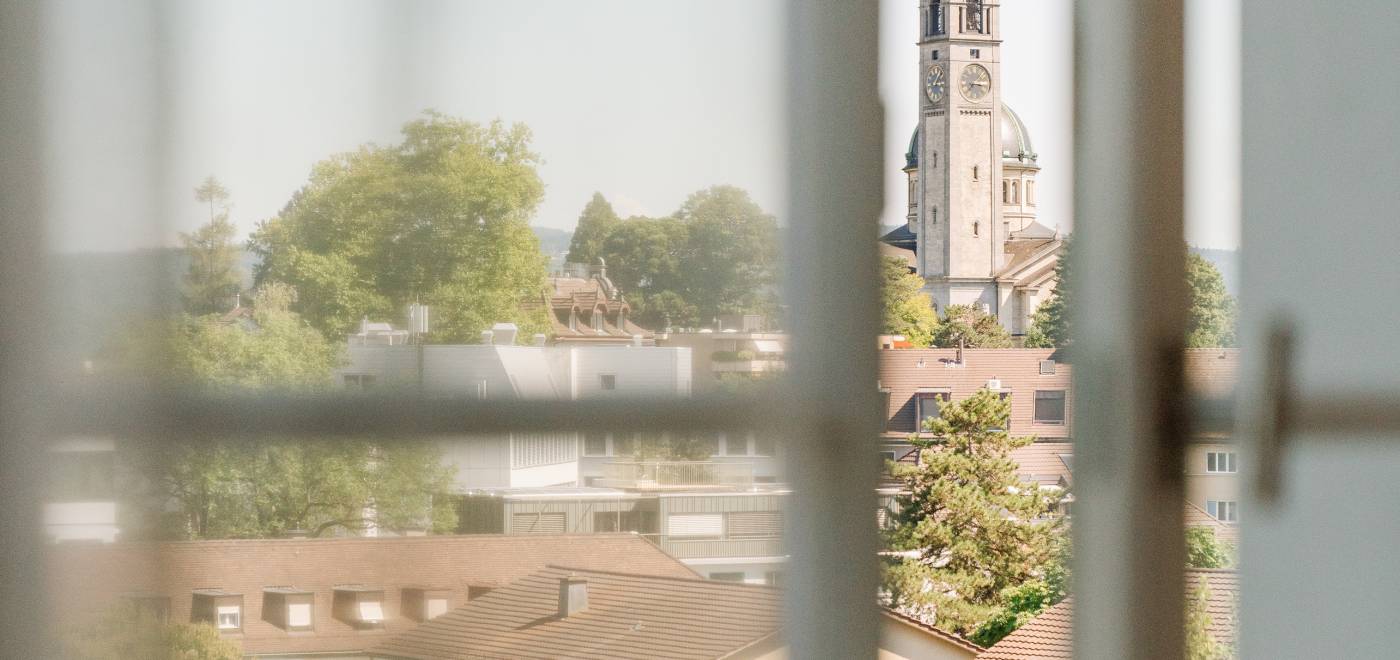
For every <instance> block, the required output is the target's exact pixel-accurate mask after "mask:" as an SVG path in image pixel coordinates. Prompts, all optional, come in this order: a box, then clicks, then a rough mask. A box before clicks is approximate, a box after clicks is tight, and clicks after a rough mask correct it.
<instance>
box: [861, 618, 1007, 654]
mask: <svg viewBox="0 0 1400 660" xmlns="http://www.w3.org/2000/svg"><path fill="white" fill-rule="evenodd" d="M880 611H881V612H882V613H884V615H885V616H887V617H890V618H892V619H894V620H896V621H899V622H900V623H903V624H905V625H907V626H913V627H915V628H918V629H919V630H922V631H924V632H926V633H928V634H930V635H933V636H934V637H937V638H939V639H942V640H944V641H946V642H948V643H949V644H952V645H954V646H957V647H958V648H961V649H963V650H965V651H971V652H973V653H981V652H983V651H985V650H986V649H984V648H982V647H980V646H978V645H976V644H973V643H972V642H969V641H967V640H965V639H963V638H961V637H958V636H957V635H954V634H953V633H950V632H944V631H942V630H939V629H938V628H935V627H933V626H931V625H929V624H927V623H924V622H923V621H920V620H918V619H915V618H914V617H912V616H909V615H907V614H903V613H901V612H899V611H898V610H892V609H890V608H888V607H882V608H880Z"/></svg>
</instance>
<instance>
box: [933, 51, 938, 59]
mask: <svg viewBox="0 0 1400 660" xmlns="http://www.w3.org/2000/svg"><path fill="white" fill-rule="evenodd" d="M933 59H935V60H936V59H938V51H936V50H935V51H933Z"/></svg>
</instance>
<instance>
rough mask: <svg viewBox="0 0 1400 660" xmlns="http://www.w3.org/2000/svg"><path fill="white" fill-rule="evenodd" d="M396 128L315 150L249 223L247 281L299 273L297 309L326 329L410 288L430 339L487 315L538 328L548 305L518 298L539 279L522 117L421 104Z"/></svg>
mask: <svg viewBox="0 0 1400 660" xmlns="http://www.w3.org/2000/svg"><path fill="white" fill-rule="evenodd" d="M402 133H403V140H402V142H400V143H399V144H396V145H390V146H380V145H374V144H368V145H365V146H362V147H360V148H359V149H358V150H356V151H353V152H350V153H345V154H339V155H336V156H333V157H331V158H329V159H327V160H324V161H322V162H320V163H317V164H316V166H315V167H314V168H313V169H312V172H311V178H310V180H309V181H308V182H307V183H306V185H305V186H304V187H302V189H301V190H299V191H297V193H296V194H295V195H293V197H292V199H291V201H290V202H288V203H287V206H286V207H285V208H284V209H282V211H281V213H279V214H278V215H277V216H276V217H274V218H272V219H270V220H267V221H266V222H263V223H261V224H260V225H259V227H258V229H257V231H256V232H255V233H254V234H253V237H252V240H251V241H250V247H251V249H252V250H253V251H254V252H255V253H256V254H257V255H259V256H260V257H261V262H260V263H259V265H258V267H257V269H256V271H255V281H256V282H257V283H258V284H264V283H267V282H285V283H288V284H291V285H293V286H295V287H296V289H297V292H298V294H299V295H298V300H297V303H296V304H295V305H294V306H293V311H296V312H299V313H300V314H301V315H302V316H303V317H304V318H305V319H306V320H307V321H308V322H309V323H310V324H311V325H312V326H313V327H315V328H316V329H317V330H319V331H320V332H321V333H322V334H324V335H326V336H327V337H331V338H335V339H339V337H340V336H341V335H343V334H344V333H346V332H349V331H350V330H352V329H353V328H354V327H355V325H356V324H357V323H358V322H359V321H360V319H361V318H364V317H367V316H368V317H373V318H378V319H398V318H400V317H401V316H402V314H403V310H404V309H405V308H406V307H407V305H409V304H410V303H413V302H421V303H424V304H428V305H432V306H433V307H434V309H433V314H434V326H433V328H432V333H431V334H432V337H431V338H432V339H433V340H436V341H444V342H471V341H476V340H477V339H478V337H479V336H480V332H481V331H482V330H484V329H486V328H489V327H490V326H491V325H492V324H493V323H496V322H514V323H516V324H517V325H518V326H519V327H520V337H522V338H524V339H523V340H528V338H529V337H531V336H532V335H533V334H535V333H539V332H548V329H549V325H548V317H547V316H546V312H545V309H544V307H543V306H542V305H526V306H524V307H522V304H521V303H522V302H525V301H535V300H539V299H540V298H541V297H542V296H543V294H544V286H545V283H544V278H545V257H544V255H543V254H542V253H541V252H540V250H539V241H538V239H537V238H536V237H535V235H534V233H533V232H532V231H531V230H530V226H529V219H530V217H531V215H532V214H533V213H534V211H535V208H536V207H537V206H538V204H539V202H540V200H541V198H542V196H543V194H544V185H543V183H542V182H541V180H540V177H539V174H538V172H537V171H536V167H537V165H538V163H539V157H538V156H537V155H536V154H535V153H534V152H532V151H531V150H530V131H529V129H528V128H527V127H525V126H524V125H521V124H516V125H512V126H509V127H508V126H506V125H504V124H502V123H501V122H493V123H491V124H489V125H485V126H483V125H479V124H475V123H472V122H469V121H464V120H461V119H455V118H452V117H448V116H446V115H442V114H439V113H436V112H432V111H429V112H426V113H425V114H424V116H423V117H421V118H419V119H416V120H414V121H411V122H408V123H407V124H405V125H404V126H403V130H402Z"/></svg>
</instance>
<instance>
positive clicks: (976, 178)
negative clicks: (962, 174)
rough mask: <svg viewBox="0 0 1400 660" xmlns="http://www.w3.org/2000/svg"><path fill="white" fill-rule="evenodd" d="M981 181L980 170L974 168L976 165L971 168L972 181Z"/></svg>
mask: <svg viewBox="0 0 1400 660" xmlns="http://www.w3.org/2000/svg"><path fill="white" fill-rule="evenodd" d="M981 179H982V168H980V167H978V166H976V165H973V166H972V180H973V181H980V180H981Z"/></svg>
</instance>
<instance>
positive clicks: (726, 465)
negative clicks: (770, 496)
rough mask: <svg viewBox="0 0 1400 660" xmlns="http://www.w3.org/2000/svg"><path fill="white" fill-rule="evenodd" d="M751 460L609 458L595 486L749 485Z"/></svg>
mask: <svg viewBox="0 0 1400 660" xmlns="http://www.w3.org/2000/svg"><path fill="white" fill-rule="evenodd" d="M753 473H754V466H753V464H752V463H730V462H712V461H648V460H637V461H610V462H608V463H604V464H603V476H602V478H601V479H599V480H597V481H596V482H595V484H596V485H599V486H605V487H613V488H682V487H690V486H750V485H753V483H754V474H753Z"/></svg>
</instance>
